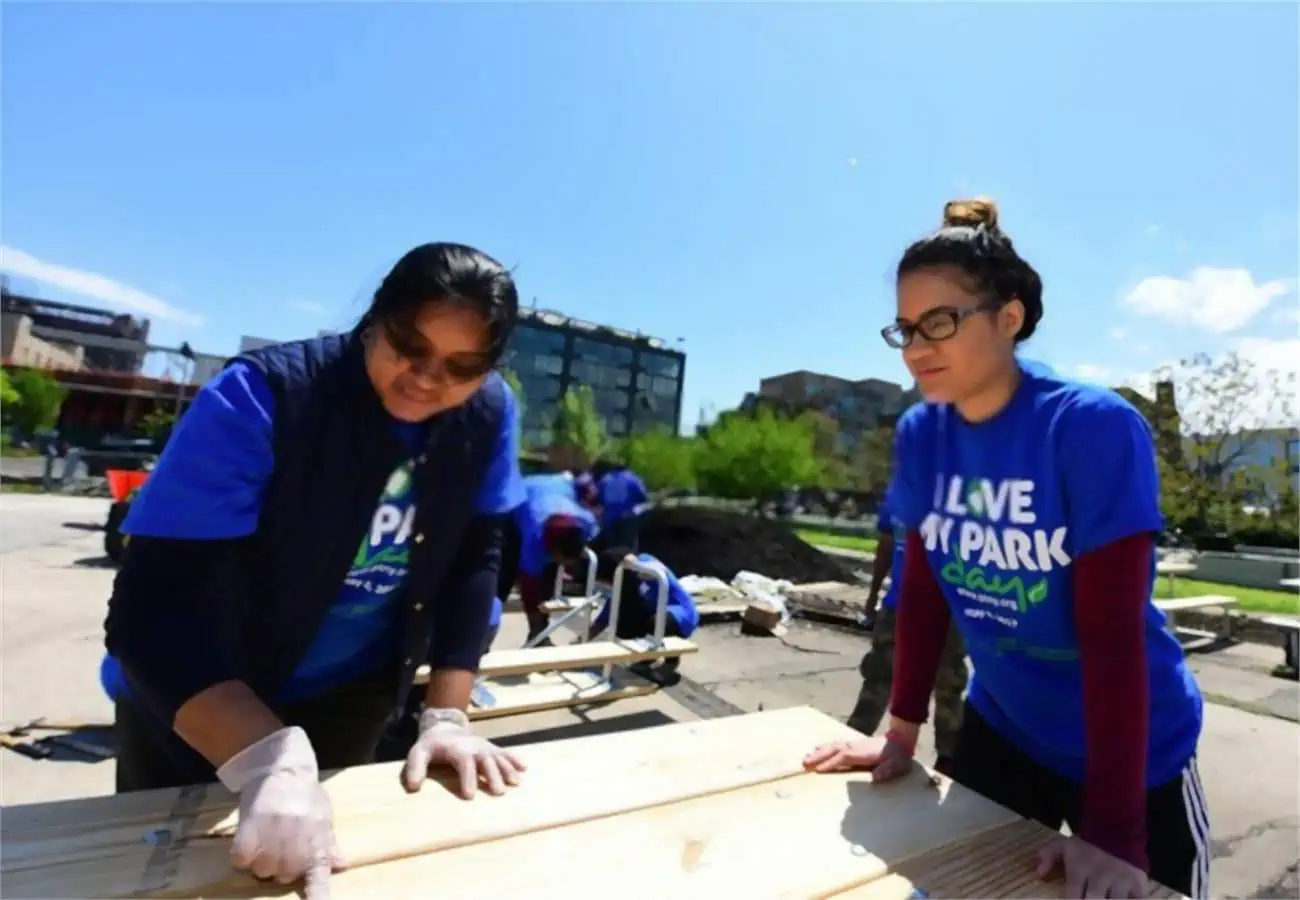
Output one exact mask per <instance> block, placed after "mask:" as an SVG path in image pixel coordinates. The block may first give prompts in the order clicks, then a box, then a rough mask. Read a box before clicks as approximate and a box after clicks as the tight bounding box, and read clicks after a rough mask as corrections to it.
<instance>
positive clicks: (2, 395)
mask: <svg viewBox="0 0 1300 900" xmlns="http://www.w3.org/2000/svg"><path fill="white" fill-rule="evenodd" d="M21 401H22V397H21V396H20V395H19V393H18V390H17V388H15V387H14V386H13V385H12V384H11V383H10V382H9V373H8V372H7V371H6V370H4V369H0V417H2V418H3V420H4V421H5V422H6V423H7V422H8V421H9V415H10V414H11V413H12V412H13V411H14V408H15V407H16V406H17V405H18V404H19V403H20V402H21Z"/></svg>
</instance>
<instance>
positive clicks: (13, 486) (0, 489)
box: [0, 481, 44, 494]
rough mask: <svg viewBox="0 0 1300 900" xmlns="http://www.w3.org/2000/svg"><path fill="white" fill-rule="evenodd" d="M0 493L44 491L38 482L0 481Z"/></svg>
mask: <svg viewBox="0 0 1300 900" xmlns="http://www.w3.org/2000/svg"><path fill="white" fill-rule="evenodd" d="M0 493H3V494H41V493H44V491H43V490H42V488H41V486H40V485H39V484H28V483H27V482H25V481H0Z"/></svg>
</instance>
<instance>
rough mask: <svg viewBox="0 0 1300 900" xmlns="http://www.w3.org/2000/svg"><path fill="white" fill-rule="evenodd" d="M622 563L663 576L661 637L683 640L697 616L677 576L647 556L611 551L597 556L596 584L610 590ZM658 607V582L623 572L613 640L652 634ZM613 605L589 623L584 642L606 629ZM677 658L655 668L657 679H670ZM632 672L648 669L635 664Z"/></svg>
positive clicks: (692, 630) (697, 623)
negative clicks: (665, 589)
mask: <svg viewBox="0 0 1300 900" xmlns="http://www.w3.org/2000/svg"><path fill="white" fill-rule="evenodd" d="M624 562H640V563H641V564H642V565H645V566H650V567H652V568H655V569H658V570H659V571H661V572H663V573H664V576H665V577H666V578H667V579H668V610H667V615H666V616H665V617H664V635H665V636H666V637H681V638H687V637H690V636H691V635H692V634H694V633H695V629H696V628H699V626H700V613H699V610H698V609H696V607H695V601H694V600H693V599H691V595H690V594H688V593H687V592H686V589H685V588H684V587H682V584H681V582H680V581H678V580H677V576H676V575H674V574H673V571H672V569H669V568H668V567H667V566H665V565H664V564H663V563H662V562H660V561H659V560H657V559H655V558H654V557H653V556H651V555H650V554H649V553H641V554H636V553H633V552H632V551H630V550H629V549H627V548H626V547H611V548H609V549H608V550H604V551H602V552H601V554H600V556H599V558H598V563H597V568H596V582H597V584H599V585H600V586H601V587H604V588H607V589H608V590H611V591H612V590H613V587H614V572H615V571H616V570H617V569H618V567H619V566H620V565H621V564H622V563H624ZM658 606H659V582H658V580H657V579H654V578H648V577H646V576H644V575H641V574H640V573H637V572H633V571H631V570H630V569H626V570H624V572H623V584H622V587H621V590H620V593H619V604H618V623H617V624H616V625H615V626H614V627H615V636H616V637H618V638H620V639H622V640H625V641H630V640H635V639H636V638H643V637H649V636H651V635H653V634H654V632H655V613H656V610H657V609H658ZM612 608H613V603H612V602H610V603H606V604H605V606H604V608H603V609H602V610H601V611H600V613H599V615H597V616H596V618H595V620H593V621H592V623H591V631H590V633H589V634H588V635H587V639H588V640H595V639H596V638H597V637H599V636H600V635H601V634H602V633H603V632H604V631H605V629H606V628H608V627H609V619H610V611H611V609H612ZM680 662H681V659H680V657H676V656H670V657H668V658H667V659H665V660H664V661H663V662H662V663H660V664H659V666H657V667H656V672H657V674H658V675H660V676H671V675H673V674H674V673H675V672H676V671H677V667H678V665H679V664H680ZM633 668H634V669H636V668H649V664H645V663H642V664H638V665H637V666H633Z"/></svg>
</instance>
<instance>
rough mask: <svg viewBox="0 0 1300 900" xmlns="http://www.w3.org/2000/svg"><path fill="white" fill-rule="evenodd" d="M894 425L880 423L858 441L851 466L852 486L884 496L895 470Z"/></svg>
mask: <svg viewBox="0 0 1300 900" xmlns="http://www.w3.org/2000/svg"><path fill="white" fill-rule="evenodd" d="M893 457H894V427H893V425H892V424H889V425H879V426H877V427H875V428H873V429H871V430H870V431H868V432H866V433H864V434H863V435H862V438H861V439H860V440H859V441H858V445H857V450H856V452H855V453H854V454H853V462H852V464H851V465H850V466H849V473H850V476H851V479H852V486H853V487H855V488H857V489H858V490H860V491H871V492H872V493H874V494H876V495H877V496H883V495H884V493H885V489H886V488H887V487H889V478H890V474H891V473H892V472H893V468H894V467H893Z"/></svg>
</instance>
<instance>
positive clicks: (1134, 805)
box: [890, 532, 1152, 870]
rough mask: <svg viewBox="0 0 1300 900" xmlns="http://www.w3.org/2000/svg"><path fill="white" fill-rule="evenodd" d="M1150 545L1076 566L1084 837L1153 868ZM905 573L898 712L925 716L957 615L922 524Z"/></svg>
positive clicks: (915, 718) (1108, 552) (1108, 551)
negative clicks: (1149, 844) (1149, 843)
mask: <svg viewBox="0 0 1300 900" xmlns="http://www.w3.org/2000/svg"><path fill="white" fill-rule="evenodd" d="M1151 552H1152V539H1151V537H1150V536H1149V535H1145V534H1141V535H1133V536H1131V537H1127V538H1123V539H1122V540H1118V541H1115V542H1114V543H1112V544H1108V545H1106V546H1105V547H1101V548H1099V549H1097V550H1094V551H1092V552H1090V553H1084V554H1081V555H1080V556H1079V557H1078V558H1077V559H1075V561H1074V570H1073V577H1074V624H1075V631H1076V634H1077V638H1078V643H1079V658H1080V662H1081V665H1082V667H1083V718H1084V734H1085V753H1086V776H1085V781H1084V785H1083V823H1082V828H1081V829H1080V837H1082V838H1083V839H1084V840H1086V841H1088V842H1089V843H1091V844H1094V845H1095V846H1097V847H1100V848H1101V849H1103V850H1105V851H1107V852H1108V853H1111V854H1112V855H1114V856H1117V857H1119V858H1120V859H1123V860H1126V861H1128V862H1130V863H1132V864H1133V865H1135V866H1139V867H1141V868H1142V869H1144V870H1145V869H1146V868H1147V856H1146V768H1147V744H1148V730H1149V727H1150V709H1151V698H1150V685H1149V680H1148V677H1147V659H1146V633H1145V613H1146V604H1147V598H1148V596H1149V594H1148V591H1149V590H1150V587H1151V584H1150V579H1151V568H1150V567H1151ZM902 579H903V580H902V584H901V589H900V594H899V601H898V618H897V622H896V626H895V627H896V629H897V641H898V643H897V647H896V649H895V655H894V686H893V698H892V703H891V707H890V711H891V713H892V714H893V715H895V716H897V717H898V718H899V719H902V720H904V721H908V722H924V721H925V718H926V714H927V712H928V710H929V706H930V695H931V694H932V693H933V692H934V683H935V678H936V676H937V674H938V671H939V659H940V656H941V655H942V654H943V645H944V640H945V638H946V636H947V633H948V628H949V625H950V623H951V614H950V612H949V609H948V603H947V601H946V600H945V599H944V596H943V592H942V590H941V589H940V587H939V583H938V581H936V580H935V577H934V573H933V571H931V569H930V564H929V561H928V560H927V559H926V553H925V544H924V542H923V540H922V539H921V536H920V535H919V534H917V533H916V532H912V533H910V534H909V535H908V539H907V552H906V553H905V554H904V564H903V573H902Z"/></svg>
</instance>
